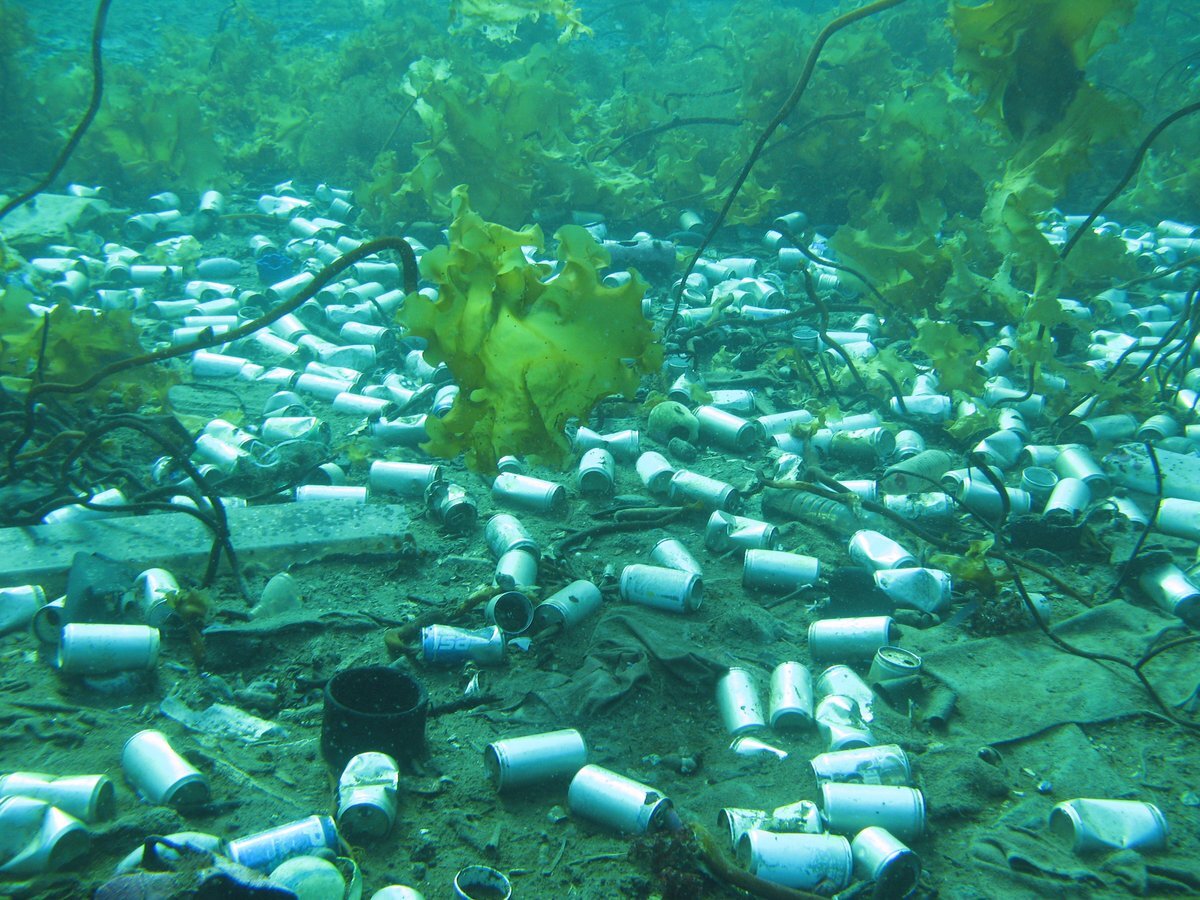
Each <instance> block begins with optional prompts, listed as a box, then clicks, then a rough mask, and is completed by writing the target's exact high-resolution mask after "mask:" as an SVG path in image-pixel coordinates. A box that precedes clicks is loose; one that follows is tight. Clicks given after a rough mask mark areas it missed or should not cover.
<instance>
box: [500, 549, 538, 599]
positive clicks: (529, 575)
mask: <svg viewBox="0 0 1200 900" xmlns="http://www.w3.org/2000/svg"><path fill="white" fill-rule="evenodd" d="M537 573H538V558H537V555H536V554H534V553H530V552H529V551H528V550H526V549H524V548H521V547H518V548H516V549H514V550H506V551H505V552H504V553H503V554H501V556H500V558H499V559H498V560H496V570H495V575H494V576H493V577H492V583H493V584H494V585H496V587H500V588H505V589H506V590H511V589H514V588H519V587H522V586H529V585H534V584H537Z"/></svg>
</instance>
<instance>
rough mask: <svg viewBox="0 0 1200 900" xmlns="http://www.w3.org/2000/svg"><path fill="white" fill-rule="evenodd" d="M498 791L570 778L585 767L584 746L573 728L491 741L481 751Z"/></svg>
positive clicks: (585, 746)
mask: <svg viewBox="0 0 1200 900" xmlns="http://www.w3.org/2000/svg"><path fill="white" fill-rule="evenodd" d="M483 764H484V767H485V768H486V769H487V773H488V778H489V779H491V782H492V784H493V785H494V786H495V788H496V790H498V791H510V790H514V789H517V788H524V787H528V786H530V785H534V784H544V783H547V782H551V781H557V780H560V779H567V778H573V777H574V776H575V773H577V772H578V771H579V770H580V769H582V768H583V767H584V766H585V765H586V764H587V745H586V744H585V743H584V740H583V735H581V734H580V733H579V732H578V731H576V730H575V729H574V728H564V729H562V730H560V731H547V732H542V733H541V734H530V735H525V736H524V737H516V738H505V739H504V740H500V741H493V742H492V743H490V744H488V745H487V747H486V748H485V749H484V751H483Z"/></svg>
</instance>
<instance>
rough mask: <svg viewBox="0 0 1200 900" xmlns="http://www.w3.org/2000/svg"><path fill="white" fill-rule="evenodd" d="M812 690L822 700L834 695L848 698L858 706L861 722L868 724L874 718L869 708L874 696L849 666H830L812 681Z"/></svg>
mask: <svg viewBox="0 0 1200 900" xmlns="http://www.w3.org/2000/svg"><path fill="white" fill-rule="evenodd" d="M813 690H814V691H816V695H817V697H819V698H822V699H823V698H825V697H831V696H835V695H840V696H843V697H850V698H851V699H852V700H854V702H855V703H856V704H858V708H859V713H860V714H861V715H862V718H863V721H866V722H870V721H871V720H872V719H873V718H874V713H873V712H872V711H871V706H872V704H873V703H874V702H875V695H874V694H873V693H872V692H871V688H870V687H869V686H868V685H867V683H866V682H865V681H863V680H862V678H860V677H859V675H858V673H857V672H855V671H854V670H853V669H851V668H850V667H849V666H842V665H836V666H830V667H829V668H828V669H826V670H825V671H824V672H822V673H821V674H820V675H818V676H817V677H816V679H815V680H814V681H813Z"/></svg>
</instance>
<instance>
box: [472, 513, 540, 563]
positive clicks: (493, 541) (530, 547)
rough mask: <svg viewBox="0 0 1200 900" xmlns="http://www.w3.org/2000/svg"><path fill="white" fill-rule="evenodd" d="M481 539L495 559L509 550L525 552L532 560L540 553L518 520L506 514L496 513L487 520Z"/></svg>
mask: <svg viewBox="0 0 1200 900" xmlns="http://www.w3.org/2000/svg"><path fill="white" fill-rule="evenodd" d="M483 539H484V541H485V542H486V543H487V545H488V549H489V550H491V551H492V555H493V556H495V557H496V558H497V559H499V558H500V557H501V556H503V555H504V554H505V553H507V552H508V551H510V550H525V551H526V552H528V553H531V554H533V556H534V558H537V557H538V556H539V555H540V553H541V550H540V549H539V548H538V544H537V541H535V540H534V539H533V538H532V537H530V535H529V532H528V531H527V530H526V529H525V526H524V525H522V524H521V521H520V519H518V518H517V517H516V516H512V515H509V514H508V513H497V514H496V515H494V516H492V517H491V518H490V519H488V520H487V524H486V525H485V526H484V527H483Z"/></svg>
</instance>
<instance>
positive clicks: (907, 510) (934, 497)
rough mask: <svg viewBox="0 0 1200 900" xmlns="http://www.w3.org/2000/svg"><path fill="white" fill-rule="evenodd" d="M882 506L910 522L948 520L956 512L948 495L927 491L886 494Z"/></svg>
mask: <svg viewBox="0 0 1200 900" xmlns="http://www.w3.org/2000/svg"><path fill="white" fill-rule="evenodd" d="M883 505H884V506H885V507H886V508H887V509H889V510H890V511H891V512H894V513H895V514H896V515H898V516H900V517H901V518H904V519H908V520H909V521H910V522H918V521H931V520H945V519H950V518H952V517H953V516H954V513H955V512H956V509H955V506H954V501H953V500H951V499H950V495H949V494H945V493H942V492H941V491H929V492H926V493H923V494H903V495H900V494H886V495H884V497H883Z"/></svg>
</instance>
